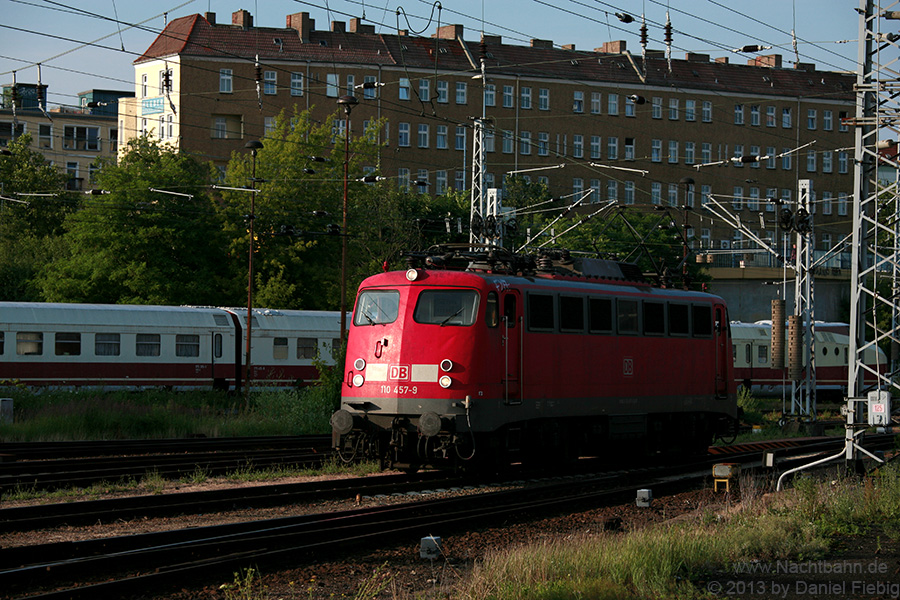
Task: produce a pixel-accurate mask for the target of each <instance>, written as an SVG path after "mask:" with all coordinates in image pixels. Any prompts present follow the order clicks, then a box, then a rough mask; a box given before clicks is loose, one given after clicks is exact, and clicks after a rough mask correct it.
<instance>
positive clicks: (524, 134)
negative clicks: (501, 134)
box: [519, 131, 531, 154]
mask: <svg viewBox="0 0 900 600" xmlns="http://www.w3.org/2000/svg"><path fill="white" fill-rule="evenodd" d="M519 154H531V132H530V131H520V132H519Z"/></svg>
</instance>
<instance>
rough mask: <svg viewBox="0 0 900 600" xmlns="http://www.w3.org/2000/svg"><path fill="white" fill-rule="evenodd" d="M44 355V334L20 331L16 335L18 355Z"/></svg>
mask: <svg viewBox="0 0 900 600" xmlns="http://www.w3.org/2000/svg"><path fill="white" fill-rule="evenodd" d="M43 353H44V334H43V333H40V332H38V331H20V332H19V333H17V334H16V354H18V355H20V356H40V355H41V354H43Z"/></svg>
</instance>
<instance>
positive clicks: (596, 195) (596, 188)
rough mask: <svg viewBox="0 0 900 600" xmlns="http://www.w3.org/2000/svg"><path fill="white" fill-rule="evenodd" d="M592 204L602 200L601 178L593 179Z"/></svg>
mask: <svg viewBox="0 0 900 600" xmlns="http://www.w3.org/2000/svg"><path fill="white" fill-rule="evenodd" d="M590 201H591V204H596V203H597V202H600V180H599V179H591V198H590Z"/></svg>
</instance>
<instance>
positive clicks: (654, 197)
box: [650, 181, 662, 206]
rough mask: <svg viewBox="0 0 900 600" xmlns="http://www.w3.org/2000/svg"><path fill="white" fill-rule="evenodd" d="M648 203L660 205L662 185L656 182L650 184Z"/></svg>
mask: <svg viewBox="0 0 900 600" xmlns="http://www.w3.org/2000/svg"><path fill="white" fill-rule="evenodd" d="M650 203H651V204H656V205H657V206H659V205H661V204H662V184H661V183H660V182H658V181H654V182H653V183H651V184H650Z"/></svg>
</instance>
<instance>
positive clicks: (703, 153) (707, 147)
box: [700, 142, 712, 163]
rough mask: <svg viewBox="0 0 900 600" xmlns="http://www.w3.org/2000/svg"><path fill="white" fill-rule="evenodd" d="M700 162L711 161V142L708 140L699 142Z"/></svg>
mask: <svg viewBox="0 0 900 600" xmlns="http://www.w3.org/2000/svg"><path fill="white" fill-rule="evenodd" d="M700 162H701V163H710V162H712V144H711V143H710V142H703V143H702V144H700Z"/></svg>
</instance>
